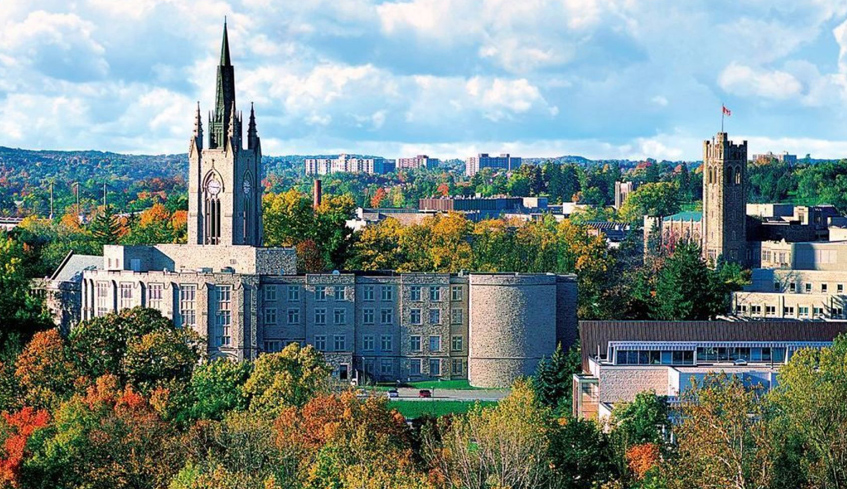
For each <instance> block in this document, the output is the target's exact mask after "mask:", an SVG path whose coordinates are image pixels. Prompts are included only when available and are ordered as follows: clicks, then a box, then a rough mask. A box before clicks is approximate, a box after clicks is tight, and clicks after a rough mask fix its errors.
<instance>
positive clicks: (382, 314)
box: [379, 309, 394, 324]
mask: <svg viewBox="0 0 847 489" xmlns="http://www.w3.org/2000/svg"><path fill="white" fill-rule="evenodd" d="M379 319H380V322H381V323H382V324H391V323H393V322H394V309H382V310H381V311H379Z"/></svg>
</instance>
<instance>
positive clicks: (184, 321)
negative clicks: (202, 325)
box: [179, 284, 197, 326]
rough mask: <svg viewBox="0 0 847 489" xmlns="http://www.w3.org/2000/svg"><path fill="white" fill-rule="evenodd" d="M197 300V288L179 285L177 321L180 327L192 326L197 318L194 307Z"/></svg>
mask: <svg viewBox="0 0 847 489" xmlns="http://www.w3.org/2000/svg"><path fill="white" fill-rule="evenodd" d="M196 300H197V286H196V285H193V284H192V285H188V284H180V286H179V320H180V325H181V326H194V325H195V324H197V316H196V314H195V312H194V306H195V304H196Z"/></svg>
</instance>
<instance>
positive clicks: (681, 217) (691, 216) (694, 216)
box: [664, 211, 703, 222]
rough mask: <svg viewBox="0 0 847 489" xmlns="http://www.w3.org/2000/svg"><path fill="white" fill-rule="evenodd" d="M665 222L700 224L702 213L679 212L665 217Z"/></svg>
mask: <svg viewBox="0 0 847 489" xmlns="http://www.w3.org/2000/svg"><path fill="white" fill-rule="evenodd" d="M664 220H665V221H697V222H700V221H702V220H703V213H702V212H694V211H688V212H679V213H676V214H674V215H672V216H667V217H665V218H664Z"/></svg>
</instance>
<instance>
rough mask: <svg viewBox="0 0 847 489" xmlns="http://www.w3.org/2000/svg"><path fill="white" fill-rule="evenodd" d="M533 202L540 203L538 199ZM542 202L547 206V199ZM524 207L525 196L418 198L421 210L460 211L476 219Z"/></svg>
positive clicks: (515, 211)
mask: <svg viewBox="0 0 847 489" xmlns="http://www.w3.org/2000/svg"><path fill="white" fill-rule="evenodd" d="M532 203H534V204H536V205H538V204H539V202H538V201H537V200H536V201H534V202H532ZM540 204H541V205H543V206H545V207H546V204H547V202H546V199H544V198H542V199H541V202H540ZM524 209H525V207H524V198H523V197H432V198H427V199H419V200H418V211H419V212H422V213H436V212H458V213H461V214H464V215H465V216H466V217H467V218H468V219H471V220H474V221H478V220H481V219H489V218H493V217H499V216H500V215H501V214H506V213H518V212H521V211H523V210H524Z"/></svg>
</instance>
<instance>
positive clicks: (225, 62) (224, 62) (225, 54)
mask: <svg viewBox="0 0 847 489" xmlns="http://www.w3.org/2000/svg"><path fill="white" fill-rule="evenodd" d="M230 64H231V62H230V59H229V38H228V36H227V33H226V17H224V38H223V41H222V42H221V66H230Z"/></svg>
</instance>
